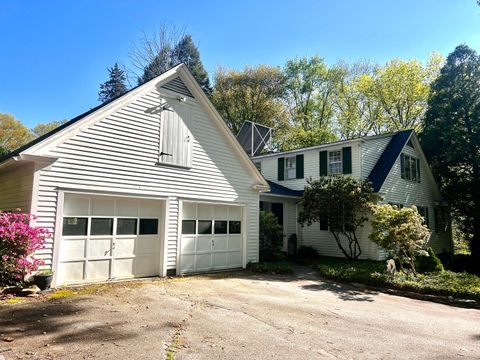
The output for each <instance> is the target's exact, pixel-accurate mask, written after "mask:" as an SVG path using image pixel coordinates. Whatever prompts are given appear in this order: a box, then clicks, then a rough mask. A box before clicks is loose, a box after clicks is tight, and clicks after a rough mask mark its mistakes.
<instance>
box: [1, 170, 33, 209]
mask: <svg viewBox="0 0 480 360" xmlns="http://www.w3.org/2000/svg"><path fill="white" fill-rule="evenodd" d="M33 172H34V165H33V163H29V164H20V163H19V164H14V165H12V166H11V167H8V168H4V169H1V170H0V184H1V186H0V210H15V209H22V211H24V212H30V208H31V200H32V185H33Z"/></svg>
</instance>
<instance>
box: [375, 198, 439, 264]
mask: <svg viewBox="0 0 480 360" xmlns="http://www.w3.org/2000/svg"><path fill="white" fill-rule="evenodd" d="M372 211H373V219H372V232H371V233H370V235H369V238H370V240H372V241H373V242H374V243H376V244H377V245H379V246H381V247H382V248H384V249H385V250H387V251H389V252H390V253H393V255H394V256H395V257H396V258H397V259H398V260H399V264H400V269H401V270H402V271H404V270H403V265H402V263H403V262H404V261H406V262H407V263H408V264H409V265H410V268H411V269H412V271H413V273H414V274H416V272H417V271H416V269H415V255H417V254H418V253H419V252H420V251H422V249H423V246H424V245H425V243H426V241H427V240H428V237H429V236H430V232H429V231H428V228H427V227H426V226H425V224H424V219H423V217H422V216H421V215H420V214H419V213H418V211H417V208H416V207H415V206H412V207H404V208H402V209H397V207H396V206H392V205H389V204H385V205H375V206H373V207H372Z"/></svg>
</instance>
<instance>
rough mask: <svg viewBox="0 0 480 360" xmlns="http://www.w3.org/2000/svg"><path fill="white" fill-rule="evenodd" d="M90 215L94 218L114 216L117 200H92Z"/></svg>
mask: <svg viewBox="0 0 480 360" xmlns="http://www.w3.org/2000/svg"><path fill="white" fill-rule="evenodd" d="M90 201H91V205H90V213H91V215H93V216H112V215H113V214H114V211H115V200H114V199H111V198H92V199H91V200H90Z"/></svg>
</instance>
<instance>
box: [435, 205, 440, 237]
mask: <svg viewBox="0 0 480 360" xmlns="http://www.w3.org/2000/svg"><path fill="white" fill-rule="evenodd" d="M438 212H439V209H438V208H434V209H433V221H435V232H437V233H438V232H440V226H439V225H440V224H439V223H438V219H439V215H438Z"/></svg>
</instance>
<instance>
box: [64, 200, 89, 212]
mask: <svg viewBox="0 0 480 360" xmlns="http://www.w3.org/2000/svg"><path fill="white" fill-rule="evenodd" d="M89 206H90V199H89V198H85V197H78V196H72V195H66V196H65V205H64V210H63V215H65V216H67V215H89V213H90V211H89Z"/></svg>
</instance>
